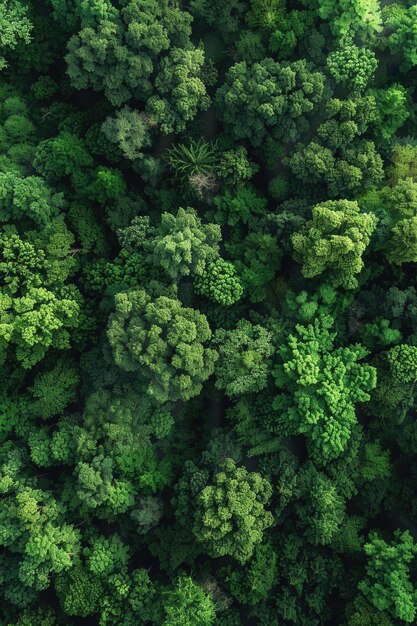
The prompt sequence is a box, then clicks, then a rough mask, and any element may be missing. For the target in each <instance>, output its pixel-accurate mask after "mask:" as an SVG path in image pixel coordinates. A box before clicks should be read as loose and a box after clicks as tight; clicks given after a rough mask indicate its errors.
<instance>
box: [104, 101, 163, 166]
mask: <svg viewBox="0 0 417 626" xmlns="http://www.w3.org/2000/svg"><path fill="white" fill-rule="evenodd" d="M101 129H102V131H103V133H104V135H105V136H106V137H107V139H108V140H109V141H111V142H112V143H115V144H117V145H118V146H119V148H120V150H121V151H122V153H123V156H124V157H125V158H126V159H129V160H131V161H133V160H134V159H137V158H139V157H140V156H141V155H142V153H143V149H144V148H146V147H148V146H149V145H150V143H151V139H150V136H149V123H148V121H147V119H146V117H145V116H144V114H143V113H140V112H139V111H136V110H132V109H130V108H129V107H127V106H126V107H124V108H123V109H120V110H119V111H117V112H116V116H115V117H108V118H107V119H106V120H105V121H104V122H103V124H102V125H101Z"/></svg>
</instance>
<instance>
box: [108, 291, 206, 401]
mask: <svg viewBox="0 0 417 626" xmlns="http://www.w3.org/2000/svg"><path fill="white" fill-rule="evenodd" d="M115 307H116V310H115V312H114V313H113V314H112V315H111V316H110V318H109V325H108V330H107V336H108V339H109V342H110V345H111V347H112V349H113V356H114V360H115V362H116V364H117V365H118V366H119V367H121V368H122V369H124V370H126V371H128V372H129V371H136V372H137V373H138V376H139V378H140V380H142V381H143V383H144V384H145V388H146V392H147V393H148V394H149V396H150V397H152V398H153V399H154V400H155V401H156V402H157V403H160V404H162V403H164V402H167V401H175V400H178V399H183V400H188V399H189V398H192V397H193V396H195V395H197V394H198V393H199V392H200V391H201V388H202V383H203V382H204V381H205V380H207V378H209V377H210V376H211V374H212V373H213V370H214V363H215V361H216V359H217V352H216V351H215V350H213V349H212V348H207V347H205V345H206V344H207V342H208V341H209V339H210V338H211V330H210V327H209V325H208V322H207V320H206V317H205V316H204V315H202V314H201V313H200V312H199V311H196V310H195V309H191V308H188V307H183V306H182V305H181V303H180V302H179V300H175V299H173V298H168V297H166V296H159V297H158V298H157V299H156V300H155V301H154V302H152V300H151V297H150V296H149V295H148V294H147V293H146V292H145V291H144V290H143V289H142V290H139V289H138V290H132V291H128V292H125V293H119V294H116V296H115Z"/></svg>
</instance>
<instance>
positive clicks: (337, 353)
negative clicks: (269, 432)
mask: <svg viewBox="0 0 417 626" xmlns="http://www.w3.org/2000/svg"><path fill="white" fill-rule="evenodd" d="M333 323H334V320H333V319H332V318H331V317H330V316H327V315H323V316H320V317H318V318H316V319H315V320H314V322H313V323H311V324H308V325H307V326H301V325H297V326H296V328H295V333H294V334H290V335H289V336H288V338H287V341H286V343H285V344H284V345H282V346H281V347H280V348H278V350H277V353H278V357H279V361H278V363H277V365H276V366H275V368H274V369H273V371H272V374H273V376H274V378H275V384H276V385H277V386H278V387H279V388H280V389H281V393H280V395H278V396H277V397H276V398H275V401H274V404H273V407H274V409H275V410H276V411H277V412H278V413H279V424H280V427H281V429H282V433H283V434H284V433H288V434H289V433H303V434H304V435H305V436H306V438H307V445H308V449H309V452H310V454H311V456H312V458H313V460H314V461H315V463H317V464H319V465H326V464H327V463H328V462H329V461H330V460H332V459H335V458H337V457H338V456H339V455H340V454H342V452H343V451H344V450H346V447H347V445H348V442H349V438H350V435H351V432H352V429H353V427H354V425H355V424H356V413H355V404H356V403H358V402H367V401H368V400H369V399H370V395H369V394H370V391H372V389H373V388H374V387H375V385H376V370H375V368H374V367H371V366H370V365H363V364H360V363H359V362H358V361H360V360H361V359H363V358H364V357H365V356H366V355H367V351H366V350H365V349H364V348H363V347H362V346H361V345H359V344H356V345H354V346H350V347H346V348H334V341H335V338H336V334H335V333H331V332H330V328H331V327H332V326H333Z"/></svg>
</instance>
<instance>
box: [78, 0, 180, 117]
mask: <svg viewBox="0 0 417 626" xmlns="http://www.w3.org/2000/svg"><path fill="white" fill-rule="evenodd" d="M190 22H191V16H190V15H189V14H188V13H186V12H185V11H180V10H179V9H178V8H177V7H176V6H173V5H172V4H171V3H170V2H169V1H168V0H162V2H159V1H157V0H151V1H150V2H149V1H148V0H146V1H144V0H129V1H128V2H126V3H124V7H123V8H122V10H121V11H120V14H119V18H118V19H111V18H110V19H108V18H107V19H101V20H99V21H98V22H97V23H95V24H94V25H90V26H86V27H85V28H82V29H81V30H80V32H79V33H78V34H77V35H73V36H72V37H71V39H70V40H69V42H68V54H67V56H66V61H67V64H68V74H69V76H70V79H71V82H72V84H73V86H74V87H75V88H76V89H86V88H88V87H92V88H93V89H95V90H96V91H104V93H105V96H106V98H108V100H109V101H110V102H111V103H112V104H113V106H120V105H121V104H124V103H125V102H127V101H128V100H129V99H130V98H131V97H135V98H137V99H139V100H142V101H146V100H147V99H148V98H149V97H150V96H151V94H152V91H153V84H152V82H151V76H152V74H153V72H154V71H155V70H156V69H157V68H158V61H159V60H161V59H162V58H164V53H165V52H166V51H167V50H169V49H170V48H171V47H178V48H182V47H184V48H187V47H188V46H189V35H190Z"/></svg>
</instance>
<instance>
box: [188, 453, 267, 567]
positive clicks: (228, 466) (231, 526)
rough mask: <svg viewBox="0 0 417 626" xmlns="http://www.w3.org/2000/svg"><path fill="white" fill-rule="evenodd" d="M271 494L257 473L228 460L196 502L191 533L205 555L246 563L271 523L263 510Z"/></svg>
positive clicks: (264, 481)
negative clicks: (231, 558)
mask: <svg viewBox="0 0 417 626" xmlns="http://www.w3.org/2000/svg"><path fill="white" fill-rule="evenodd" d="M271 494H272V488H271V485H270V484H269V483H268V481H267V480H265V479H264V478H262V477H261V475H260V474H257V473H256V472H248V471H247V470H246V469H245V468H244V467H236V464H235V462H234V461H233V460H232V459H227V460H226V461H225V462H224V464H223V465H222V466H221V467H220V469H219V471H218V472H217V473H216V474H215V475H214V477H213V482H212V484H209V485H207V486H206V487H204V489H203V490H202V492H201V493H200V494H199V496H198V499H197V508H196V511H195V523H194V527H193V532H194V534H195V536H196V537H197V539H198V541H200V542H201V543H202V544H203V545H204V547H205V549H206V550H207V552H208V554H210V555H211V556H213V557H220V556H225V555H229V556H232V557H233V558H235V559H236V560H238V561H240V562H241V563H244V562H245V561H247V560H248V559H249V558H250V557H251V556H252V554H253V550H254V548H255V546H256V545H257V544H259V543H261V541H262V536H263V532H264V530H265V529H266V528H268V527H269V526H271V525H272V523H273V516H272V514H271V513H270V512H269V511H266V510H265V508H264V507H265V506H266V505H267V504H268V502H269V499H270V497H271Z"/></svg>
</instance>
